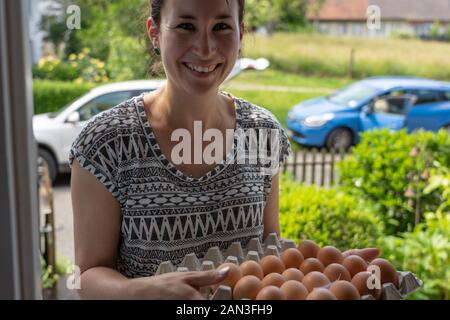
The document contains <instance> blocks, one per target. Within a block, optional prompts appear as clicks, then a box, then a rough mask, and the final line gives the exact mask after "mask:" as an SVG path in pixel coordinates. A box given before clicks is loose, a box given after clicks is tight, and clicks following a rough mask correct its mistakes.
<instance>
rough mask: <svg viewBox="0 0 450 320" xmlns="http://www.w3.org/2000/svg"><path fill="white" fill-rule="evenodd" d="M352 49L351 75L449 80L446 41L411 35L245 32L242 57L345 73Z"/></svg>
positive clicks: (311, 71) (290, 68) (294, 69)
mask: <svg viewBox="0 0 450 320" xmlns="http://www.w3.org/2000/svg"><path fill="white" fill-rule="evenodd" d="M352 49H354V50H355V64H354V76H355V77H357V78H364V77H368V76H376V75H388V74H396V75H412V76H421V77H428V78H436V79H442V80H447V81H450V43H448V42H447V43H445V42H436V41H422V40H415V39H409V40H407V39H394V38H388V39H361V38H348V37H347V38H346V37H331V36H326V35H320V34H305V33H276V34H274V35H273V37H272V38H269V37H267V36H264V35H254V34H247V35H246V38H245V41H244V50H243V51H244V56H246V57H252V58H259V57H265V58H267V59H269V60H270V62H271V63H272V67H273V68H275V69H278V70H282V71H286V72H291V73H302V74H307V75H315V76H327V77H330V76H331V77H347V76H348V75H349V64H350V53H351V50H352Z"/></svg>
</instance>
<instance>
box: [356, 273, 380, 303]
mask: <svg viewBox="0 0 450 320" xmlns="http://www.w3.org/2000/svg"><path fill="white" fill-rule="evenodd" d="M371 275H372V274H371V273H370V272H367V271H363V272H360V273H357V274H355V276H354V277H353V279H352V284H353V285H354V286H355V288H356V289H358V292H359V294H360V295H361V297H362V296H365V295H368V294H370V295H371V296H372V297H374V298H375V299H376V300H379V299H380V298H381V293H382V290H381V286H380V288H379V289H377V288H375V286H374V288H373V289H369V286H368V284H367V279H369V277H370V276H371Z"/></svg>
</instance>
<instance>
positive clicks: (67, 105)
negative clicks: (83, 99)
mask: <svg viewBox="0 0 450 320" xmlns="http://www.w3.org/2000/svg"><path fill="white" fill-rule="evenodd" d="M77 99H78V98H76V99H74V100H72V101H71V102H69V103H68V104H66V105H65V106H64V107H62V108H61V109H59V110H57V111H54V112H51V113H49V114H48V117H49V118H51V119H53V118H56V117H57V116H59V115H60V114H61V113H62V112H63V111H64V110H66V109H67V108H68V107H69V106H70V105H71V104H72V103H74V102H75V101H76V100H77Z"/></svg>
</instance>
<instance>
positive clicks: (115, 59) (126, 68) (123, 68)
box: [107, 37, 150, 81]
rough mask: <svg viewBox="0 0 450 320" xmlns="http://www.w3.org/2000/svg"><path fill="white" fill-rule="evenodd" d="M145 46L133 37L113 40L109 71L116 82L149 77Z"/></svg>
mask: <svg viewBox="0 0 450 320" xmlns="http://www.w3.org/2000/svg"><path fill="white" fill-rule="evenodd" d="M147 56H150V55H149V54H148V53H147V52H146V48H145V46H143V45H142V44H140V43H139V41H138V40H137V39H134V38H131V37H115V38H113V39H111V50H110V53H109V58H108V65H107V69H108V72H109V75H110V77H111V79H114V81H125V80H137V79H144V78H146V77H147V71H148V69H149V66H148V61H147V59H146V57H147Z"/></svg>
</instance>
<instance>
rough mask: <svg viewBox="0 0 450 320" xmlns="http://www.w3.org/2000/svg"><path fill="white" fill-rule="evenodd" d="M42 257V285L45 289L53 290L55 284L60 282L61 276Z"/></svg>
mask: <svg viewBox="0 0 450 320" xmlns="http://www.w3.org/2000/svg"><path fill="white" fill-rule="evenodd" d="M39 257H40V263H41V285H42V288H43V289H49V288H52V287H53V286H54V285H55V283H56V282H57V281H58V279H59V276H58V274H57V273H56V272H55V271H54V270H53V267H52V266H48V265H47V264H46V263H45V260H44V258H43V257H42V256H39Z"/></svg>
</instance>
